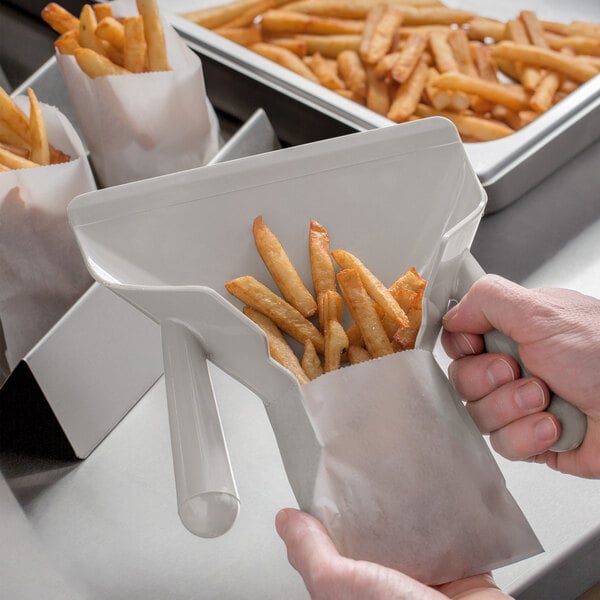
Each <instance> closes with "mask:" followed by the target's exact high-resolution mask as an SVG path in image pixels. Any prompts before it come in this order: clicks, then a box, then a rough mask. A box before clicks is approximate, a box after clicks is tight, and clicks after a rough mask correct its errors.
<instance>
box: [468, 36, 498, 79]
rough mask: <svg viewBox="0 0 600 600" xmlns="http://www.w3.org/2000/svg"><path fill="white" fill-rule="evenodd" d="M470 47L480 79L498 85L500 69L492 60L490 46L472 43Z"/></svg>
mask: <svg viewBox="0 0 600 600" xmlns="http://www.w3.org/2000/svg"><path fill="white" fill-rule="evenodd" d="M470 47H471V54H472V56H473V61H474V62H475V66H476V67H477V72H478V73H479V77H481V79H485V80H486V81H493V82H494V83H498V74H497V72H498V67H497V66H496V63H495V61H494V59H493V58H492V53H491V51H490V49H489V46H487V45H486V44H482V43H480V42H472V43H471V46H470Z"/></svg>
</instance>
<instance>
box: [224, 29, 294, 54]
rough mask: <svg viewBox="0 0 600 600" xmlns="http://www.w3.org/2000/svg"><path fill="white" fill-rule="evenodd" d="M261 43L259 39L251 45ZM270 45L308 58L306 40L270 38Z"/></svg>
mask: <svg viewBox="0 0 600 600" xmlns="http://www.w3.org/2000/svg"><path fill="white" fill-rule="evenodd" d="M257 31H258V32H259V34H258V35H259V36H260V29H258V28H257ZM230 39H231V38H230ZM260 41H261V40H260V38H259V39H258V40H254V41H252V42H250V43H252V44H254V43H258V42H260ZM269 44H274V45H275V46H281V47H282V48H285V49H286V50H289V51H290V52H292V53H294V54H295V55H296V56H298V57H299V58H304V57H305V56H306V42H305V41H304V40H301V39H299V38H296V37H293V38H269ZM244 45H246V44H244ZM248 45H249V44H248Z"/></svg>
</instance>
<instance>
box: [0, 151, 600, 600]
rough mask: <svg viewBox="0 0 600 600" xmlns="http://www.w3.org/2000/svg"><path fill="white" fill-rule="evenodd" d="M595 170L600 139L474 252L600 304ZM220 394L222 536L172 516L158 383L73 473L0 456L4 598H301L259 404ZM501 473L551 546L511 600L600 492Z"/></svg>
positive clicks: (556, 554)
mask: <svg viewBox="0 0 600 600" xmlns="http://www.w3.org/2000/svg"><path fill="white" fill-rule="evenodd" d="M599 165H600V143H598V144H596V145H595V146H592V147H591V148H590V149H588V150H587V151H585V152H584V153H582V154H581V155H580V156H578V157H577V158H576V159H574V160H573V161H571V162H570V163H569V164H568V165H566V166H565V167H564V168H562V169H561V170H559V171H557V172H556V173H555V174H554V175H553V176H552V177H550V178H548V179H547V180H546V181H544V182H543V183H542V184H541V185H539V186H538V187H537V188H536V189H534V190H533V191H531V192H530V193H528V194H527V195H526V196H525V197H524V198H521V199H520V200H518V201H517V202H515V203H514V204H512V205H511V206H509V207H508V208H506V209H504V210H503V211H501V212H499V213H496V214H493V215H490V216H487V217H485V218H484V220H483V222H482V224H481V227H480V230H479V232H478V235H477V238H476V240H475V243H474V246H473V253H474V255H475V257H476V258H477V259H478V260H479V262H480V263H481V264H482V266H483V267H484V269H486V271H488V272H496V273H499V274H502V275H505V276H507V277H510V278H512V279H514V280H516V281H519V282H522V283H524V284H525V285H528V286H542V285H543V286H559V285H560V286H563V287H572V288H574V289H577V290H580V291H582V292H584V293H589V294H592V295H595V296H599V297H600V244H599V243H598V241H599V240H600V194H599V192H598V190H599V189H600V169H599ZM214 385H215V391H216V395H217V398H218V400H219V403H220V408H221V413H222V419H223V426H224V429H225V432H226V436H227V439H228V441H229V444H230V452H231V460H232V464H233V468H234V472H235V474H236V477H237V484H238V489H239V493H240V497H241V500H242V509H241V512H240V517H239V519H238V521H237V523H236V524H235V525H234V527H233V529H232V530H231V531H230V532H228V533H227V534H226V535H225V536H223V537H222V538H217V539H213V540H203V539H200V538H196V537H194V536H193V535H192V534H190V533H188V532H187V531H186V530H185V529H184V527H183V526H182V525H181V523H180V521H179V519H178V516H177V512H176V500H175V486H174V481H173V473H172V464H171V450H170V442H169V433H168V423H167V410H166V399H165V389H164V383H163V380H162V379H161V380H159V382H157V384H156V385H155V386H154V387H153V388H152V389H151V390H150V391H149V392H148V393H147V394H146V396H145V397H144V398H143V399H142V400H141V401H140V402H139V403H138V404H137V405H136V406H135V407H134V409H133V410H132V411H131V412H130V413H129V414H128V415H127V416H126V417H125V418H124V419H123V421H122V422H121V423H120V424H119V425H118V426H117V427H116V428H115V429H114V430H113V431H112V432H111V433H110V435H109V436H108V437H107V438H106V439H105V440H104V442H102V444H101V445H100V446H99V447H98V448H97V449H96V450H95V451H94V452H93V453H92V455H91V456H90V457H89V458H88V459H87V460H85V461H83V462H81V463H77V464H75V465H74V464H70V463H57V462H54V463H53V462H50V461H45V460H44V461H42V460H40V461H38V462H34V461H31V460H28V461H25V460H23V459H22V458H20V457H10V456H3V457H2V462H3V469H4V472H5V474H6V477H7V480H8V483H9V484H10V486H11V488H12V490H13V492H14V494H15V496H16V498H17V500H18V502H15V499H14V498H13V497H12V495H11V493H10V490H9V489H8V488H7V487H6V485H4V482H3V481H2V480H1V479H0V515H1V519H2V523H3V542H4V543H3V544H2V549H0V597H7V598H17V597H18V598H20V599H29V598H38V597H39V596H40V595H41V594H43V597H44V598H46V599H49V598H52V599H53V598H93V599H102V600H105V599H108V598H110V599H111V600H118V599H121V598H123V599H128V600H135V599H138V598H139V599H142V598H143V599H144V600H146V599H151V598H170V599H173V600H178V599H184V598H185V599H188V598H190V599H191V598H202V599H212V598H214V599H217V598H218V599H224V600H229V599H237V598H249V599H255V598H256V599H258V598H260V599H261V600H268V599H270V598H273V599H281V598H286V599H289V600H295V599H305V598H307V597H308V596H307V594H306V591H305V590H304V586H303V584H302V582H301V580H300V578H299V577H298V575H297V574H296V573H295V572H294V571H293V569H292V568H291V567H290V566H289V565H288V563H287V559H286V556H285V550H284V546H283V544H282V542H281V541H280V540H279V538H278V537H277V535H276V533H275V531H274V526H273V521H274V517H275V513H276V512H277V510H278V509H279V508H282V507H284V506H293V505H294V504H295V502H294V498H293V495H292V493H291V490H290V489H289V486H288V484H287V481H286V478H285V475H284V473H283V468H282V466H281V461H280V459H279V456H278V454H277V451H276V446H275V441H274V438H273V435H272V433H271V431H270V428H269V425H268V422H267V420H266V416H265V413H264V409H263V407H262V404H261V403H260V401H259V400H258V399H257V398H256V397H255V396H253V394H251V393H250V392H249V391H247V390H246V389H245V388H243V387H242V386H241V385H240V384H238V383H236V382H235V381H233V380H232V379H230V378H229V377H227V376H226V375H224V374H222V373H221V372H215V373H214ZM499 463H500V466H501V469H502V471H503V473H504V474H505V477H506V480H507V485H508V487H509V489H510V490H511V491H512V493H513V495H514V496H515V498H516V499H517V501H518V503H519V504H520V506H521V508H522V509H523V512H524V513H525V514H526V516H527V517H528V519H529V520H530V522H531V524H532V526H533V528H534V530H535V531H536V533H537V535H538V537H539V538H540V541H541V542H542V544H543V545H544V547H545V549H546V552H545V553H544V554H541V555H539V556H536V557H533V558H531V559H528V560H525V561H522V562H520V563H517V564H515V565H511V566H508V567H505V568H503V569H500V570H499V571H497V573H496V578H497V581H498V582H499V583H500V584H501V585H503V586H504V588H505V589H506V590H507V591H510V592H515V593H516V592H518V591H519V590H522V589H525V588H526V587H527V586H528V585H529V584H530V583H531V582H532V581H535V580H536V579H539V578H540V577H542V576H543V575H544V574H545V573H547V572H548V570H549V569H551V568H552V567H553V566H554V565H556V564H558V563H560V561H561V560H562V559H563V558H564V557H565V556H568V555H571V554H572V553H573V552H576V551H577V549H578V548H580V547H581V546H582V544H584V542H586V541H589V540H590V539H600V482H599V481H588V480H582V479H576V478H574V477H569V476H565V475H562V474H559V473H555V472H553V471H551V470H549V469H547V468H545V467H543V466H541V465H535V464H529V463H511V462H508V461H505V460H503V459H499ZM4 523H7V524H8V527H6V528H5V527H4ZM594 560H596V564H597V566H598V571H597V572H598V573H600V556H598V557H595V558H594ZM32 574H33V575H32ZM581 591H582V590H581ZM5 594H6V595H5ZM544 597H545V598H546V597H547V596H544ZM557 597H559V596H557ZM560 598H561V600H568V596H565V595H561V596H560Z"/></svg>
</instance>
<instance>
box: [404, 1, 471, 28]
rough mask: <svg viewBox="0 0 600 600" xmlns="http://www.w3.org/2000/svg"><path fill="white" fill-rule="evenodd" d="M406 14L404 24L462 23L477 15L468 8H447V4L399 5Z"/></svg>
mask: <svg viewBox="0 0 600 600" xmlns="http://www.w3.org/2000/svg"><path fill="white" fill-rule="evenodd" d="M398 8H399V10H401V11H402V12H403V14H404V25H408V26H410V25H430V24H436V25H456V24H458V25H461V24H463V23H467V22H468V21H470V20H471V19H472V18H473V17H474V16H475V15H474V14H473V13H472V12H469V11H466V10H459V9H455V8H447V7H446V6H422V7H414V6H402V7H398Z"/></svg>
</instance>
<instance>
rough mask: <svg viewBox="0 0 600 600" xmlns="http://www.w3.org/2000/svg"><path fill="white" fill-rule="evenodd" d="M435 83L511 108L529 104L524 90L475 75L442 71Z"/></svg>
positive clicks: (522, 108) (518, 108) (442, 87)
mask: <svg viewBox="0 0 600 600" xmlns="http://www.w3.org/2000/svg"><path fill="white" fill-rule="evenodd" d="M502 43H505V42H502ZM532 47H533V46H532ZM436 85H437V87H439V88H441V89H448V90H458V91H462V92H466V93H469V94H477V95H478V96H481V97H482V98H485V99H486V100H490V101H491V102H497V103H498V104H503V105H504V106H507V107H508V108H510V109H512V110H525V109H526V108H527V107H528V106H529V96H528V95H527V94H526V93H525V92H524V91H522V92H519V90H517V89H511V88H507V86H504V85H502V84H499V83H494V82H491V81H484V80H483V79H479V78H476V77H469V76H468V75H463V74H462V73H442V74H441V75H440V76H439V78H438V79H437V81H436Z"/></svg>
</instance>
